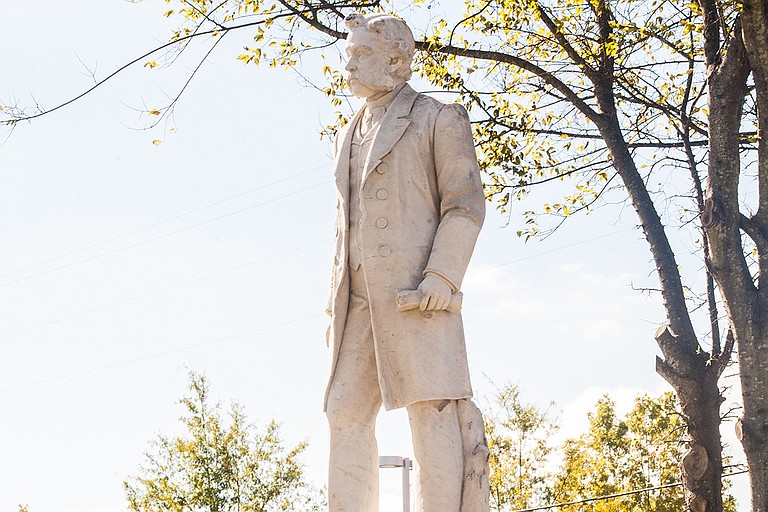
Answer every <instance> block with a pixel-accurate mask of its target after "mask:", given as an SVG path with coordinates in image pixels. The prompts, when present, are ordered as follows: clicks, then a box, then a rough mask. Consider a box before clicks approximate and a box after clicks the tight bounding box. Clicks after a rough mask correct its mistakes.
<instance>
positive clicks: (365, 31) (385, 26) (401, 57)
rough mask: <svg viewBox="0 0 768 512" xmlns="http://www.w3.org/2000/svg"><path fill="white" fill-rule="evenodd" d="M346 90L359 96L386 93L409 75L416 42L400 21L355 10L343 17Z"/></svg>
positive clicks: (384, 15)
mask: <svg viewBox="0 0 768 512" xmlns="http://www.w3.org/2000/svg"><path fill="white" fill-rule="evenodd" d="M345 23H346V25H347V28H348V29H349V35H348V36H347V57H348V58H349V61H348V62H347V66H346V68H345V69H346V70H347V72H348V73H349V74H348V78H347V83H348V84H349V90H350V91H351V92H352V94H354V95H355V96H357V97H359V98H375V97H378V96H381V95H383V94H386V93H387V92H389V91H391V90H392V89H394V88H395V87H397V86H398V85H400V84H401V83H403V82H405V81H407V80H408V79H409V78H411V62H412V61H413V52H414V50H415V47H416V44H415V43H414V40H413V34H412V33H411V29H409V28H408V25H406V24H405V22H404V21H403V20H401V19H400V18H397V17H395V16H392V15H391V14H369V15H368V16H364V15H362V14H360V13H359V12H356V13H353V14H350V15H349V16H347V17H346V19H345Z"/></svg>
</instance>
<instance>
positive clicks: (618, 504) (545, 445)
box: [486, 385, 736, 512]
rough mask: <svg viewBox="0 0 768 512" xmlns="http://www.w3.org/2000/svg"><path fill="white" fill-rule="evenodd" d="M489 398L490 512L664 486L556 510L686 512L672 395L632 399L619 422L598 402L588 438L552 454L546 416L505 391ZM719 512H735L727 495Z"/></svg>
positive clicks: (551, 427) (511, 389)
mask: <svg viewBox="0 0 768 512" xmlns="http://www.w3.org/2000/svg"><path fill="white" fill-rule="evenodd" d="M495 398H496V400H495V407H493V409H492V410H493V413H492V414H491V415H490V416H489V417H488V418H487V420H486V429H487V431H488V441H489V447H490V449H491V478H490V486H491V505H492V509H493V510H497V511H499V512H503V511H513V510H521V509H527V508H533V507H542V506H547V505H553V504H556V503H568V502H572V501H579V500H583V499H588V498H596V497H600V496H608V495H612V494H618V493H623V492H630V491H636V490H640V489H646V488H651V487H659V486H664V485H670V487H668V488H664V489H659V490H654V491H649V492H640V493H636V494H631V495H628V496H623V497H618V498H611V499H604V500H596V501H593V502H588V503H581V504H579V505H571V506H565V507H560V508H558V510H561V511H563V512H576V511H579V512H583V511H593V512H613V511H621V512H678V511H681V510H685V499H684V496H683V490H682V488H681V486H680V485H679V482H680V479H681V471H680V459H681V457H682V455H683V452H684V451H685V444H686V443H685V422H684V421H683V419H682V417H681V416H680V414H679V412H678V409H679V404H678V402H677V399H676V397H675V395H674V394H673V393H670V392H666V393H663V394H661V395H659V396H649V395H647V394H644V395H639V396H637V397H635V400H634V407H633V408H632V410H630V411H629V412H628V413H627V414H626V416H624V417H620V416H619V414H618V413H617V411H616V403H615V401H614V400H613V399H612V398H611V397H610V396H608V395H605V396H603V397H602V398H600V400H598V402H597V403H596V404H595V406H594V408H593V409H592V410H591V411H589V412H588V413H587V418H588V420H589V427H588V429H587V431H586V432H584V433H582V434H580V435H579V436H578V437H574V438H568V439H565V440H564V441H563V442H562V444H561V445H559V446H557V447H555V446H554V444H553V441H552V438H553V435H554V434H556V433H557V431H558V426H557V424H556V422H555V421H553V420H551V419H550V418H549V417H548V411H545V410H542V409H540V408H538V407H537V406H535V405H532V404H526V403H524V402H523V401H522V400H521V397H520V390H519V389H518V388H517V387H515V386H511V385H507V386H504V387H503V388H501V389H500V390H499V392H498V394H497V396H496V397H495ZM550 409H551V405H550ZM726 488H728V485H726ZM724 510H725V511H730V512H732V511H735V510H736V507H735V500H734V498H733V496H730V495H727V496H725V506H724Z"/></svg>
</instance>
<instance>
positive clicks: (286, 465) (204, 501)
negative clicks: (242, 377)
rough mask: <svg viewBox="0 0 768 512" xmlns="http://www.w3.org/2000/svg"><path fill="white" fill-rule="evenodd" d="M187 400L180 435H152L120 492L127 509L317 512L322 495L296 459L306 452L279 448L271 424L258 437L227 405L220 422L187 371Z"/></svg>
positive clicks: (199, 381)
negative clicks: (149, 446) (141, 461)
mask: <svg viewBox="0 0 768 512" xmlns="http://www.w3.org/2000/svg"><path fill="white" fill-rule="evenodd" d="M189 380H190V382H189V390H190V392H191V394H190V395H188V396H185V397H184V398H182V399H181V400H180V403H181V404H182V405H183V406H184V408H185V409H186V415H184V416H182V417H181V418H180V419H181V422H182V423H183V424H184V427H185V428H186V436H177V437H167V436H164V435H159V436H158V437H157V439H156V440H155V441H154V442H152V449H150V450H149V451H147V452H146V454H145V461H144V464H143V466H142V467H141V474H140V475H139V476H136V477H133V478H130V479H129V480H128V481H126V482H125V483H124V484H123V485H124V487H125V493H126V498H127V500H128V508H129V509H130V510H133V511H136V512H155V511H158V512H159V511H169V510H172V511H177V512H184V511H190V512H192V511H200V510H204V511H208V512H230V511H238V512H239V511H242V512H245V511H253V512H273V511H274V512H276V511H294V512H308V511H319V510H321V509H323V507H324V506H325V503H324V498H323V496H322V494H321V493H320V492H319V491H317V490H315V489H313V488H312V486H310V485H309V484H308V483H307V482H306V481H305V480H304V477H303V474H302V466H301V463H300V462H299V460H298V458H299V455H300V454H301V452H302V451H303V450H304V448H305V447H306V444H305V443H300V444H298V445H297V446H295V447H293V448H290V449H288V448H286V447H285V446H284V443H283V440H282V439H281V438H280V429H279V427H278V425H277V424H276V423H275V422H274V421H273V422H271V423H269V424H268V425H267V426H266V428H265V429H264V431H263V432H258V431H257V430H256V429H255V427H254V426H253V425H251V424H249V423H248V422H247V419H246V417H245V414H244V413H243V411H242V409H241V407H240V406H239V405H237V404H233V405H232V407H231V408H230V411H229V418H228V419H229V421H228V422H225V421H224V420H223V419H222V417H221V413H220V406H219V404H218V403H216V404H213V405H211V404H210V403H209V400H208V382H207V381H206V379H205V377H204V376H203V375H200V374H197V373H194V372H190V374H189Z"/></svg>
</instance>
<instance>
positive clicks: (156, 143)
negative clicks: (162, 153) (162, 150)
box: [152, 139, 163, 146]
mask: <svg viewBox="0 0 768 512" xmlns="http://www.w3.org/2000/svg"><path fill="white" fill-rule="evenodd" d="M162 143H163V141H161V140H160V139H155V140H153V141H152V144H154V145H155V146H159V145H160V144H162Z"/></svg>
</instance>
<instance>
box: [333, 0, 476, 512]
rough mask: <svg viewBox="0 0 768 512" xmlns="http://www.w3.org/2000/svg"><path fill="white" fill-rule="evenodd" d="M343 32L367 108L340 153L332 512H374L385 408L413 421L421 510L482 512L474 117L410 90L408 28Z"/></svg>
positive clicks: (381, 19)
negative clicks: (470, 291)
mask: <svg viewBox="0 0 768 512" xmlns="http://www.w3.org/2000/svg"><path fill="white" fill-rule="evenodd" d="M346 24H347V27H348V28H349V36H348V37H347V48H346V52H347V55H348V57H349V62H348V64H347V66H346V70H347V71H348V73H349V77H348V84H349V89H350V91H351V92H352V93H353V94H354V95H355V96H358V97H360V98H365V105H364V106H363V107H362V108H361V109H360V111H359V112H358V113H357V114H356V115H355V117H354V119H353V120H352V121H351V122H350V123H349V124H347V125H346V126H345V127H344V128H343V129H342V130H341V131H340V132H339V134H338V136H337V138H336V144H335V173H336V186H337V187H338V199H337V203H336V207H337V217H336V256H335V262H334V269H333V277H332V290H331V297H330V300H329V306H328V313H329V314H330V315H331V326H330V328H329V332H328V341H329V344H330V347H331V350H332V363H331V374H330V379H329V384H328V389H327V391H326V397H325V410H326V413H327V415H328V420H329V424H330V434H331V449H330V468H329V483H328V498H329V510H330V512H376V511H377V510H378V453H377V446H376V439H375V433H374V427H375V421H376V416H377V414H378V412H379V410H380V408H381V405H382V404H383V405H384V407H385V408H386V409H387V410H391V409H395V408H399V407H405V408H407V411H408V417H409V420H410V425H411V431H412V434H413V445H414V458H415V461H416V467H417V476H416V482H417V492H416V499H415V502H416V510H417V511H419V512H487V510H488V495H487V491H488V485H487V477H488V475H487V454H488V451H487V448H486V446H485V437H484V429H483V424H482V416H481V415H480V412H479V411H478V410H477V408H476V407H475V406H474V404H472V402H471V401H469V398H471V396H472V388H471V385H470V380H469V371H468V368H467V356H466V348H465V344H464V332H463V327H462V320H461V315H460V314H459V307H460V303H461V295H460V291H459V290H460V289H461V282H462V279H463V277H464V273H465V271H466V268H467V264H468V263H469V259H470V256H471V255H472V251H473V249H474V246H475V241H476V239H477V235H478V232H479V231H480V227H481V225H482V223H483V217H484V213H485V204H484V199H483V190H482V185H481V182H480V174H479V170H478V165H477V157H476V155H475V148H474V144H473V140H472V133H471V130H470V124H469V118H468V116H467V112H466V110H465V109H464V108H463V107H462V106H461V105H459V104H458V103H449V104H445V103H441V102H440V101H437V100H435V99H433V98H431V97H429V96H426V95H423V94H420V93H417V92H415V91H414V90H413V89H411V87H410V86H409V85H408V84H407V83H406V81H407V80H408V79H409V78H410V76H411V61H412V57H413V53H414V47H415V45H414V40H413V35H412V34H411V31H410V29H409V28H408V26H407V25H406V24H405V23H404V22H403V21H402V20H400V19H399V18H396V17H394V16H392V15H384V14H372V15H367V16H363V15H362V14H359V13H355V14H352V15H350V16H348V17H347V18H346ZM387 512H390V511H387Z"/></svg>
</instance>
